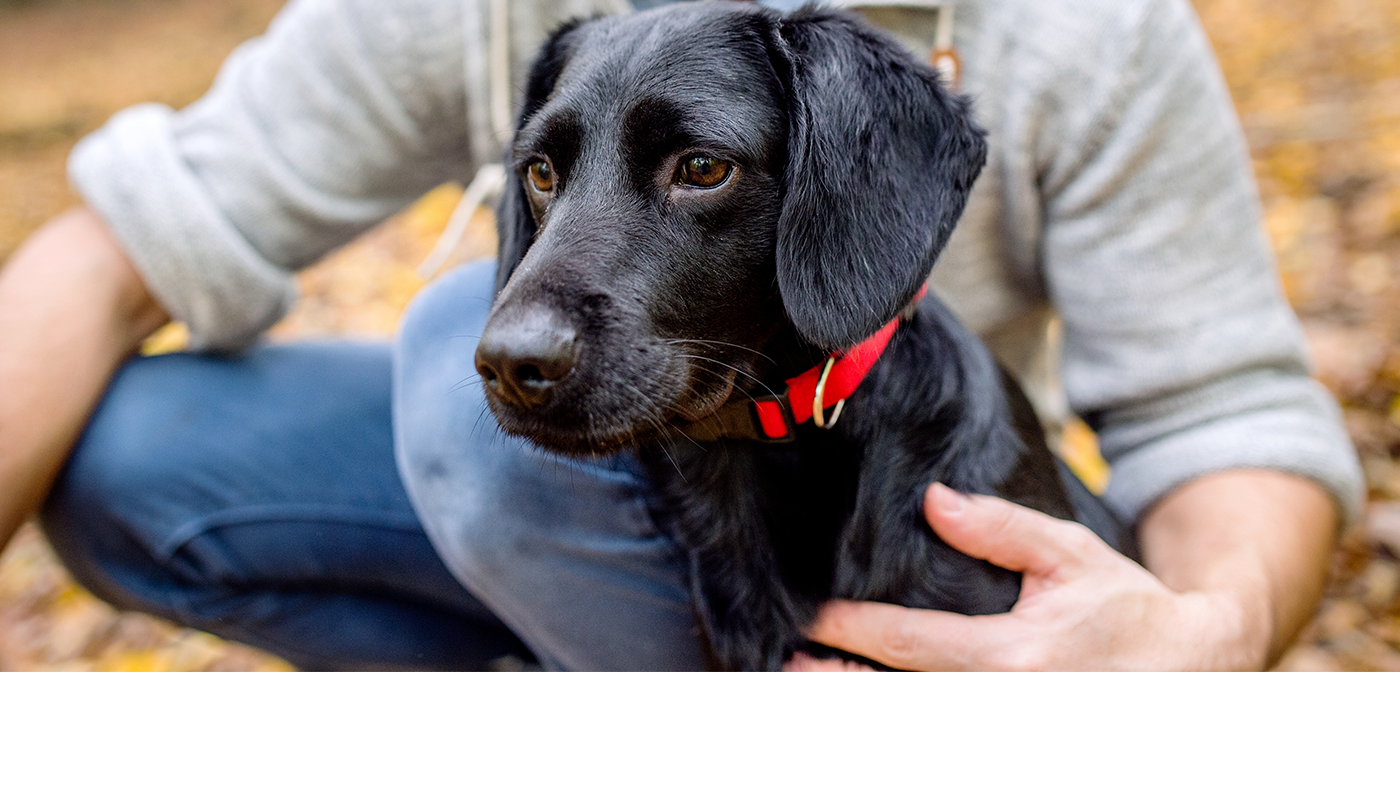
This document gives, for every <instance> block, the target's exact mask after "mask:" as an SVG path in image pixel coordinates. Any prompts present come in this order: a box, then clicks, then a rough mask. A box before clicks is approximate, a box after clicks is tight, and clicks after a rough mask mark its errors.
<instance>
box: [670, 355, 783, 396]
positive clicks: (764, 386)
mask: <svg viewBox="0 0 1400 800" xmlns="http://www.w3.org/2000/svg"><path fill="white" fill-rule="evenodd" d="M677 355H679V356H680V357H681V358H693V359H698V360H701V361H710V362H713V363H715V364H719V365H720V366H722V367H725V368H726V369H731V370H734V371H735V372H737V373H738V374H740V375H742V376H744V377H745V378H748V379H749V380H751V381H753V382H754V383H756V384H758V386H759V387H761V388H762V389H763V391H765V392H767V393H768V394H771V395H774V396H776V395H778V394H780V392H775V391H773V389H772V388H771V387H769V386H768V384H766V383H764V382H763V381H761V380H759V378H758V376H757V375H754V374H753V373H751V372H747V371H745V370H741V369H739V368H738V367H735V366H733V365H732V364H726V363H724V362H723V361H719V360H717V359H713V358H706V357H704V356H697V355H693V354H689V353H678V354H677ZM699 369H704V370H705V371H706V372H709V373H710V374H711V375H714V376H715V377H717V378H723V377H725V376H724V375H723V374H722V373H720V372H716V371H715V370H712V369H709V368H707V367H703V366H702V367H699ZM736 385H737V384H736ZM739 391H741V392H744V394H746V395H748V397H749V399H750V400H752V399H754V398H753V395H751V394H749V393H748V392H745V391H744V390H743V389H740V390H739Z"/></svg>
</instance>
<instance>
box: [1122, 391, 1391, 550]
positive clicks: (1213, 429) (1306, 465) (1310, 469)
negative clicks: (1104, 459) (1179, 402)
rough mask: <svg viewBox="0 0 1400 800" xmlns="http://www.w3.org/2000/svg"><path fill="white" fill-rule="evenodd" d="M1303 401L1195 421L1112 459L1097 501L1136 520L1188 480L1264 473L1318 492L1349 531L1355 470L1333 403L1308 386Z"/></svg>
mask: <svg viewBox="0 0 1400 800" xmlns="http://www.w3.org/2000/svg"><path fill="white" fill-rule="evenodd" d="M1309 394H1310V396H1309V397H1308V398H1307V400H1306V401H1303V400H1302V399H1301V398H1300V399H1298V400H1297V401H1295V404H1289V405H1282V406H1279V407H1276V408H1264V409H1255V410H1253V411H1252V412H1251V413H1249V414H1243V415H1238V416H1227V417H1219V418H1215V419H1210V420H1205V421H1201V422H1199V423H1198V424H1196V425H1193V426H1191V427H1189V428H1186V429H1184V430H1178V431H1176V432H1174V433H1172V434H1171V435H1170V436H1164V437H1161V438H1158V439H1155V440H1152V441H1148V442H1144V443H1142V444H1140V445H1138V446H1136V447H1133V448H1132V449H1131V450H1128V451H1127V452H1124V453H1122V454H1120V455H1117V456H1116V457H1115V458H1113V459H1112V460H1111V461H1110V465H1111V467H1112V470H1113V472H1112V479H1111V480H1110V482H1109V486H1108V490H1107V492H1106V493H1105V498H1106V499H1107V500H1108V502H1109V504H1110V505H1111V506H1112V507H1113V508H1114V509H1115V510H1116V511H1118V513H1119V514H1121V515H1123V518H1124V519H1131V520H1136V519H1138V517H1139V516H1140V515H1141V514H1142V513H1143V512H1144V511H1145V510H1146V509H1147V508H1148V506H1150V505H1151V504H1152V503H1154V502H1156V501H1157V500H1158V499H1160V498H1161V497H1162V496H1163V495H1164V494H1166V493H1167V492H1169V491H1170V490H1172V489H1173V488H1175V487H1177V486H1179V485H1181V484H1183V483H1185V482H1187V481H1189V480H1191V479H1193V478H1197V477H1200V476H1202V475H1206V474H1209V473H1213V472H1220V471H1223V470H1229V469H1244V468H1262V469H1272V470H1277V471H1280V472H1285V473H1290V474H1293V475H1297V476H1300V477H1303V478H1308V479H1310V480H1312V481H1314V482H1315V483H1317V484H1318V485H1320V486H1321V487H1322V488H1323V489H1325V490H1326V491H1327V492H1328V493H1329V494H1330V495H1331V496H1332V498H1333V500H1334V502H1335V503H1336V506H1337V511H1338V514H1339V515H1340V516H1341V523H1342V525H1343V527H1345V526H1348V525H1350V524H1352V523H1353V522H1355V521H1356V520H1357V519H1358V518H1359V515H1360V513H1361V509H1362V506H1363V503H1364V496H1363V495H1364V481H1363V479H1362V474H1361V466H1360V464H1359V463H1358V461H1357V457H1356V451H1355V449H1353V447H1352V446H1351V442H1350V440H1349V439H1348V438H1347V436H1346V432H1345V429H1344V427H1343V426H1342V423H1341V418H1340V414H1339V411H1338V409H1337V407H1336V404H1335V403H1334V402H1332V400H1331V398H1330V397H1327V396H1326V394H1325V391H1324V390H1323V389H1322V388H1321V387H1320V386H1317V385H1316V384H1313V391H1312V392H1310V393H1309ZM1303 405H1306V406H1310V407H1309V408H1303V407H1300V406H1303Z"/></svg>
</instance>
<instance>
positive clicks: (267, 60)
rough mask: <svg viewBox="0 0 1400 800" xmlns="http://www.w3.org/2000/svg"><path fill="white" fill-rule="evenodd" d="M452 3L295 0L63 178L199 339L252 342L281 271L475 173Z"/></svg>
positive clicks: (124, 116)
mask: <svg viewBox="0 0 1400 800" xmlns="http://www.w3.org/2000/svg"><path fill="white" fill-rule="evenodd" d="M462 9H463V4H462V3H460V2H433V0H402V2H394V3H383V2H380V0H294V1H293V2H292V3H291V4H290V5H289V6H288V7H287V8H286V9H284V10H283V12H282V13H281V14H280V15H279V16H278V18H277V19H276V20H275V21H274V22H273V24H272V26H271V27H270V28H269V30H268V32H267V34H266V35H265V36H263V37H261V38H259V39H255V40H253V41H251V42H249V43H247V44H245V45H243V46H242V47H240V48H239V49H238V50H236V51H235V52H234V54H233V55H232V56H230V57H229V59H228V61H227V62H226V63H225V65H224V67H223V69H222V70H221V72H220V74H219V77H218V79H217V80H216V81H215V84H214V86H213V88H212V89H211V90H210V91H209V93H208V94H207V95H205V97H204V98H202V99H201V100H199V101H198V102H196V103H194V104H193V105H191V106H189V107H188V108H186V109H184V110H183V111H180V112H173V111H171V110H170V109H169V108H166V107H163V106H158V105H149V104H148V105H142V106H136V107H133V108H130V109H127V110H125V111H123V112H121V113H119V114H118V115H116V116H115V117H113V118H112V120H111V121H109V122H108V123H107V125H106V126H104V127H103V128H102V129H100V130H99V131H97V132H96V133H94V134H92V135H91V136H89V137H87V138H86V139H85V140H83V141H82V142H81V143H80V144H79V145H78V147H77V148H76V149H75V150H74V152H73V154H72V156H71V157H70V161H69V176H70V180H71V181H72V183H73V184H74V187H75V188H76V190H77V191H78V193H79V194H80V195H81V196H82V197H83V199H84V200H85V201H86V202H87V203H88V205H89V206H90V207H91V208H92V209H93V210H94V211H96V212H97V213H98V214H99V215H100V216H101V217H102V218H103V219H104V220H106V222H107V223H108V224H109V225H110V226H111V228H112V230H113V232H114V234H115V235H116V236H117V238H118V240H119V241H121V242H122V244H123V245H124V247H125V248H126V250H127V252H128V255H129V256H130V257H131V258H132V260H133V261H134V262H135V264H136V266H137V268H138V269H139V270H140V272H141V274H142V277H143V278H144V279H145V280H146V283H147V285H148V286H149V287H150V289H151V291H152V293H153V294H154V295H155V297H156V298H157V299H158V300H159V301H160V302H161V304H162V305H163V306H164V307H165V308H166V309H167V310H168V311H169V312H170V313H171V314H172V316H174V317H175V318H176V319H179V320H181V321H183V322H185V323H186V324H188V325H189V327H190V331H191V339H192V345H193V346H194V347H196V348H201V349H216V350H228V349H236V348H239V347H242V346H244V345H246V344H247V343H248V342H249V341H250V340H251V339H252V338H253V337H255V336H256V335H257V334H258V333H260V332H261V331H263V330H264V329H266V328H267V327H268V326H270V325H271V324H272V323H273V322H275V321H276V320H277V319H278V318H280V317H281V316H282V314H283V313H285V311H286V309H287V307H288V306H289V304H290V303H291V301H292V300H293V299H294V297H295V287H294V284H293V282H292V280H291V272H292V271H294V270H297V269H300V268H301V267H304V266H306V265H308V264H310V263H312V262H313V261H315V260H316V259H317V258H319V257H320V256H321V255H323V254H324V253H326V252H327V251H329V250H330V249H332V248H334V247H336V246H338V245H340V244H342V243H344V242H346V241H348V240H349V239H351V238H352V237H354V236H355V235H356V234H358V233H360V232H361V231H363V230H365V229H366V228H368V227H369V226H371V225H373V224H375V223H376V222H378V221H380V220H382V219H384V218H385V217H387V216H388V215H390V214H392V213H393V212H394V211H396V210H398V209H400V208H402V207H403V206H405V205H406V204H408V203H409V202H411V201H412V200H413V199H414V198H416V197H418V196H419V195H421V194H422V193H423V192H424V191H426V190H427V189H429V188H431V187H433V186H435V185H437V184H439V183H442V182H444V181H446V180H451V179H454V178H456V179H461V178H463V177H469V176H470V175H471V172H472V169H473V167H474V165H473V164H472V163H471V161H472V159H471V157H470V155H469V154H470V153H471V152H472V151H471V149H470V148H469V147H468V142H467V129H468V125H467V120H466V100H465V98H464V78H463V74H464V72H463V70H464V65H463V52H464V42H463V24H462Z"/></svg>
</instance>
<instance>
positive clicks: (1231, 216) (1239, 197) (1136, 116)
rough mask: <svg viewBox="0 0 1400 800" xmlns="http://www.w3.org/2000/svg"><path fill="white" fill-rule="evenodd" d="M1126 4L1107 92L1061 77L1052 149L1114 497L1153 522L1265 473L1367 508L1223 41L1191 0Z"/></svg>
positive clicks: (1091, 403)
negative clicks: (1282, 258)
mask: <svg viewBox="0 0 1400 800" xmlns="http://www.w3.org/2000/svg"><path fill="white" fill-rule="evenodd" d="M1110 7H1115V8H1116V10H1115V11H1114V12H1112V13H1113V15H1114V16H1115V17H1117V18H1118V19H1119V20H1120V21H1121V27H1122V30H1120V31H1118V32H1117V34H1116V35H1115V36H1113V37H1109V38H1110V39H1111V41H1112V44H1111V45H1110V46H1109V49H1108V50H1107V51H1106V52H1105V51H1102V50H1101V51H1099V53H1097V54H1096V55H1097V56H1098V57H1100V58H1102V59H1103V60H1102V61H1100V62H1099V63H1097V64H1096V65H1095V66H1096V68H1095V70H1094V74H1095V75H1097V76H1098V77H1097V78H1096V81H1097V83H1098V89H1096V90H1094V91H1089V92H1084V91H1083V89H1082V87H1072V86H1063V87H1061V89H1060V92H1061V93H1062V95H1063V96H1061V97H1058V98H1052V99H1053V100H1055V102H1054V103H1052V105H1055V106H1056V107H1057V108H1058V109H1059V111H1058V113H1057V114H1056V116H1058V117H1059V121H1058V124H1056V125H1050V126H1046V128H1045V130H1044V138H1042V139H1041V145H1042V148H1041V149H1040V153H1039V155H1038V171H1039V179H1040V186H1041V191H1042V193H1043V195H1042V196H1043V198H1044V200H1043V202H1044V214H1045V224H1044V233H1043V241H1042V242H1041V247H1042V250H1041V257H1042V263H1043V269H1044V274H1045V277H1046V283H1047V287H1048V289H1049V292H1050V294H1051V297H1052V299H1053V301H1054V303H1055V305H1056V307H1057V308H1058V310H1059V312H1060V314H1061V316H1062V318H1063V320H1064V362H1063V379H1064V386H1065V391H1066V395H1067V397H1068V399H1069V402H1070V405H1071V407H1072V408H1073V409H1074V410H1075V411H1076V413H1078V414H1080V415H1081V416H1082V417H1083V418H1084V419H1085V420H1086V421H1088V422H1089V423H1090V425H1092V426H1093V427H1094V428H1095V429H1097V431H1098V432H1099V436H1100V444H1101V447H1102V450H1103V453H1104V456H1105V458H1106V459H1107V460H1108V461H1109V463H1110V464H1111V466H1112V468H1113V474H1112V479H1111V482H1110V485H1109V488H1108V491H1107V497H1108V500H1109V501H1110V503H1111V504H1112V505H1113V506H1115V507H1116V509H1117V510H1118V511H1119V512H1120V513H1122V514H1124V515H1125V517H1126V518H1128V519H1136V518H1137V517H1138V516H1139V515H1140V514H1141V513H1142V512H1143V511H1144V510H1145V509H1146V508H1147V507H1148V506H1149V505H1150V504H1151V503H1153V502H1154V501H1155V500H1157V499H1158V498H1160V497H1161V496H1162V495H1163V494H1164V493H1166V492H1167V491H1168V490H1170V489H1172V488H1173V487H1175V486H1176V485H1178V484H1180V483H1182V482H1184V481H1187V480H1190V479H1191V478H1194V477H1197V476H1200V475H1203V474H1206V473H1210V472H1215V471H1219V470H1224V469H1230V468H1236V467H1263V468H1270V469H1276V470H1281V471H1284V472H1288V473H1293V474H1297V475H1300V476H1303V477H1306V478H1310V479H1312V480H1313V481H1315V482H1316V483H1318V484H1320V485H1321V486H1322V487H1324V488H1325V489H1326V490H1327V491H1328V492H1329V493H1330V494H1331V495H1332V497H1333V498H1334V500H1335V502H1336V504H1337V506H1338V509H1339V511H1340V513H1341V515H1342V517H1343V520H1344V521H1350V520H1354V519H1355V518H1356V515H1357V513H1358V511H1359V509H1360V504H1361V500H1362V495H1361V487H1362V481H1361V477H1360V468H1359V465H1358V463H1357V459H1356V454H1355V451H1354V450H1353V448H1352V446H1351V444H1350V442H1349V440H1348V438H1347V436H1346V433H1345V430H1344V428H1343V426H1342V423H1341V416H1340V412H1339V410H1338V408H1337V405H1336V403H1335V401H1334V400H1333V399H1332V398H1331V397H1330V396H1329V395H1328V394H1327V392H1326V391H1325V390H1324V389H1323V388H1322V387H1321V386H1320V385H1319V384H1317V383H1316V382H1315V381H1314V380H1312V379H1311V378H1310V377H1309V365H1308V362H1307V356H1306V351H1305V342H1304V339H1303V336H1302V332H1301V328H1300V326H1299V324H1298V320H1297V318H1296V317H1295V316H1294V314H1293V312H1292V310H1291V309H1290V308H1289V307H1288V304H1287V302H1286V300H1285V298H1284V297H1283V293H1282V290H1281V287H1280V285H1279V281H1278V278H1277V274H1276V271H1275V265H1274V260H1273V254H1272V251H1271V249H1270V245H1269V242H1268V240H1267V237H1266V235H1265V233H1264V230H1263V225H1262V213H1261V209H1260V203H1259V199H1258V196H1257V190H1256V188H1255V184H1254V180H1253V176H1252V174H1251V171H1250V165H1249V158H1248V153H1247V150H1246V147H1245V143H1244V138H1243V135H1242V133H1241V131H1240V128H1239V123H1238V120H1237V118H1236V116H1235V114H1234V110H1233V106H1232V104H1231V101H1230V97H1229V94H1228V92H1227V90H1226V87H1225V85H1224V81H1223V80H1222V78H1221V76H1220V74H1219V68H1218V66H1217V65H1216V62H1215V59H1214V56H1213V54H1212V52H1211V50H1210V46H1209V44H1208V42H1207V41H1206V39H1205V36H1204V34H1203V32H1202V31H1201V29H1200V26H1199V23H1198V22H1197V20H1196V18H1195V16H1194V13H1193V12H1192V10H1191V8H1190V7H1189V6H1188V5H1187V3H1186V2H1185V0H1152V1H1151V2H1135V3H1124V4H1121V5H1118V4H1116V3H1113V4H1108V5H1105V6H1104V8H1110ZM1125 9H1130V10H1125ZM1081 60H1082V59H1081Z"/></svg>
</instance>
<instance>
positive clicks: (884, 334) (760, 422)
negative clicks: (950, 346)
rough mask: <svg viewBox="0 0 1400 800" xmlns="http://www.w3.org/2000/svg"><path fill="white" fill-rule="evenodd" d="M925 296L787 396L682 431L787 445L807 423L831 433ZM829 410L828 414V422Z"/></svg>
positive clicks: (736, 405) (798, 380) (795, 384)
mask: <svg viewBox="0 0 1400 800" xmlns="http://www.w3.org/2000/svg"><path fill="white" fill-rule="evenodd" d="M927 293H928V288H927V287H923V288H920V289H919V293H918V294H917V295H915V296H914V299H913V300H912V301H910V304H909V310H908V311H906V312H905V313H901V314H900V315H899V316H898V317H895V318H894V319H892V320H890V321H889V322H887V323H885V325H884V327H882V328H880V330H878V331H876V332H875V333H874V334H872V335H871V336H870V337H869V338H868V339H865V340H864V341H862V342H860V343H859V344H856V345H855V346H854V347H851V348H850V349H848V350H845V351H839V352H836V353H832V354H831V355H830V356H828V357H827V359H826V361H824V362H822V363H820V364H818V365H817V366H815V367H812V368H811V369H809V370H807V371H806V372H804V373H802V374H801V375H798V376H797V377H795V378H789V379H788V380H787V387H788V388H787V391H785V392H783V394H782V395H781V396H769V397H760V398H754V399H751V400H750V399H744V400H742V401H738V402H730V403H726V404H725V405H724V406H723V407H721V409H720V410H719V411H717V412H716V413H715V414H713V415H711V416H710V417H706V418H705V419H701V420H697V421H695V422H693V423H691V424H690V425H688V426H684V427H683V428H682V430H683V431H684V432H685V433H686V435H688V436H691V437H692V438H696V439H703V440H707V441H711V440H714V439H721V438H725V439H733V438H738V439H759V440H763V441H770V442H785V441H791V440H792V438H793V436H794V435H795V431H794V430H793V429H794V427H795V426H797V425H800V424H802V423H804V422H806V421H807V420H809V419H810V420H813V421H815V422H816V424H817V425H818V426H819V427H822V428H830V427H831V426H833V425H835V424H836V420H837V418H839V417H840V416H841V409H842V408H843V407H844V406H845V404H846V399H847V398H849V397H850V396H851V395H853V394H855V391H856V389H857V388H859V387H860V382H861V381H863V380H865V376H866V375H868V374H870V370H871V369H873V368H874V367H875V362H877V361H879V360H880V356H881V355H882V354H884V352H885V347H887V346H888V345H889V343H890V339H891V338H893V337H894V331H895V328H898V327H899V323H900V322H901V321H902V320H903V319H905V318H906V316H907V315H909V314H910V313H912V310H913V308H914V307H915V306H916V305H917V304H918V302H919V301H920V300H922V299H923V298H924V295H925V294H927ZM827 409H832V412H831V415H830V416H829V417H828V416H827V414H826V410H827ZM755 421H757V425H756V426H755V425H754V422H755Z"/></svg>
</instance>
